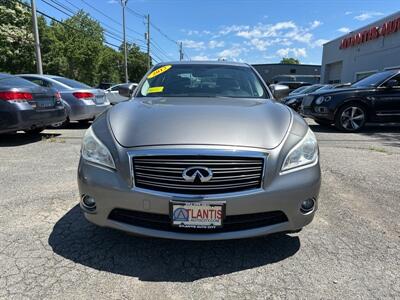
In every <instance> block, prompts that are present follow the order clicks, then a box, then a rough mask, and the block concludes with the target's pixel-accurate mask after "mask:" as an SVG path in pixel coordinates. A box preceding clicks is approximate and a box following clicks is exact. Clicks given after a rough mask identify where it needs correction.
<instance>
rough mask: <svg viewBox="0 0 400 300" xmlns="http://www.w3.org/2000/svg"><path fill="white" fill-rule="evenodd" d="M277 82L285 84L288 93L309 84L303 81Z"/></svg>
mask: <svg viewBox="0 0 400 300" xmlns="http://www.w3.org/2000/svg"><path fill="white" fill-rule="evenodd" d="M277 84H280V85H286V86H288V87H289V93H290V92H292V91H294V90H295V89H297V88H299V87H302V86H309V85H311V83H309V82H303V81H280V82H278V83H277Z"/></svg>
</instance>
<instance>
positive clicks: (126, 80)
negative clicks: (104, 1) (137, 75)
mask: <svg viewBox="0 0 400 300" xmlns="http://www.w3.org/2000/svg"><path fill="white" fill-rule="evenodd" d="M127 2H128V0H121V5H122V27H123V28H122V31H123V35H124V69H125V82H126V83H128V82H129V79H128V53H127V50H126V34H125V7H126V3H127Z"/></svg>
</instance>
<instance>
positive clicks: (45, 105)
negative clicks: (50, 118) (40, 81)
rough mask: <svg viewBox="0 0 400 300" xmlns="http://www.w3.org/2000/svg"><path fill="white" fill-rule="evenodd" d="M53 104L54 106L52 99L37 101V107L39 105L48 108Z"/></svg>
mask: <svg viewBox="0 0 400 300" xmlns="http://www.w3.org/2000/svg"><path fill="white" fill-rule="evenodd" d="M53 106H54V102H53V101H40V102H38V103H37V107H40V108H50V107H53Z"/></svg>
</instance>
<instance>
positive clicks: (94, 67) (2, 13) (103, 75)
mask: <svg viewBox="0 0 400 300" xmlns="http://www.w3.org/2000/svg"><path fill="white" fill-rule="evenodd" d="M38 27H39V35H40V44H41V52H42V61H43V72H44V73H45V74H53V75H61V76H65V77H69V78H72V79H75V80H78V81H82V82H85V83H87V84H89V85H92V86H95V85H97V84H99V83H100V82H121V79H122V78H124V75H123V74H124V72H123V51H122V49H123V48H122V46H121V47H120V48H119V49H113V48H110V47H108V46H106V45H105V38H104V29H103V28H102V27H101V25H100V24H99V22H97V21H96V20H94V19H92V18H91V17H90V15H89V14H87V13H85V12H84V11H82V10H81V11H79V12H77V13H76V14H75V15H74V16H72V17H70V18H67V19H65V20H63V21H61V22H59V21H54V20H52V21H51V22H50V23H47V21H46V19H45V18H44V17H43V16H38ZM127 46H128V74H129V79H130V80H131V81H135V82H138V81H139V80H140V79H141V78H142V77H143V75H144V74H145V73H146V71H147V64H146V62H147V56H146V54H145V53H144V52H141V51H140V49H139V47H138V46H137V45H135V44H128V45H127ZM0 53H1V55H0V72H8V73H34V72H36V67H35V52H34V40H33V34H32V18H31V11H30V9H29V7H27V6H24V5H22V4H21V3H20V2H19V1H16V0H0Z"/></svg>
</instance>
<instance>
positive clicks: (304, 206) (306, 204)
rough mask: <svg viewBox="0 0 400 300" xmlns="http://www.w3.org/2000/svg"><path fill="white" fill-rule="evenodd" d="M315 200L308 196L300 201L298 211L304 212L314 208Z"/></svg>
mask: <svg viewBox="0 0 400 300" xmlns="http://www.w3.org/2000/svg"><path fill="white" fill-rule="evenodd" d="M314 206H315V200H314V199H313V198H309V199H306V200H304V201H303V202H301V207H300V211H301V212H302V213H303V214H305V213H309V212H311V211H313V210H314Z"/></svg>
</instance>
